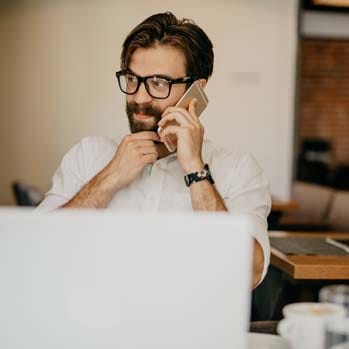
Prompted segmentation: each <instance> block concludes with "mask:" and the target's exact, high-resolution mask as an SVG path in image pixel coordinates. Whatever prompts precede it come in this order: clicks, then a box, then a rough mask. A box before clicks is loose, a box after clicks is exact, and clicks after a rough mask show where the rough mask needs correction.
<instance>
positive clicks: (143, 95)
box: [135, 83, 153, 104]
mask: <svg viewBox="0 0 349 349" xmlns="http://www.w3.org/2000/svg"><path fill="white" fill-rule="evenodd" d="M152 99H153V98H152V96H151V95H150V94H149V93H148V91H147V90H146V88H145V84H144V83H141V85H140V86H139V89H138V91H137V93H136V94H135V102H136V103H137V104H145V103H149V102H151V101H152Z"/></svg>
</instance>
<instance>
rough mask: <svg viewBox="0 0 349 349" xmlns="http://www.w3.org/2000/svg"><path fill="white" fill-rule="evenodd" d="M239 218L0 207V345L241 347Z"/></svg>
mask: <svg viewBox="0 0 349 349" xmlns="http://www.w3.org/2000/svg"><path fill="white" fill-rule="evenodd" d="M250 240H251V238H250V236H249V222H248V219H246V217H245V216H240V215H239V216H238V215H237V216H233V215H219V214H214V215H203V214H198V215H193V214H191V215H131V214H130V215H128V214H120V213H115V212H112V211H99V212H96V211H85V212H83V211H60V212H56V213H51V214H46V215H43V214H38V213H35V212H34V213H33V212H32V211H18V210H14V211H9V210H5V211H4V210H0V282H1V286H0V348H3V349H24V348H25V349H54V348H57V349H58V348H59V349H63V348H64V349H70V348H71V349H73V348H74V349H90V348H91V349H92V348H93V349H97V348H98V349H100V348H103V349H111V348H113V349H115V348H117V349H140V348H146V349H164V348H166V349H179V348H180V349H206V348H207V349H212V348H217V349H218V348H219V349H228V348H229V349H232V348H245V347H246V343H247V338H246V330H247V324H248V320H249V301H250V292H251V291H250V285H251V280H250V277H251V270H250V269H251V263H250V262H251V241H250Z"/></svg>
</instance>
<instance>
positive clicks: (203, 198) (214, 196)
mask: <svg viewBox="0 0 349 349" xmlns="http://www.w3.org/2000/svg"><path fill="white" fill-rule="evenodd" d="M190 196H191V202H192V207H193V210H194V211H228V209H227V208H226V206H225V204H224V201H223V199H222V198H221V196H220V194H219V193H218V191H217V189H216V187H215V186H214V185H213V184H211V183H210V182H208V181H207V180H203V181H200V182H197V183H193V184H192V185H191V186H190Z"/></svg>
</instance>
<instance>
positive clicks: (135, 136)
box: [124, 131, 160, 142]
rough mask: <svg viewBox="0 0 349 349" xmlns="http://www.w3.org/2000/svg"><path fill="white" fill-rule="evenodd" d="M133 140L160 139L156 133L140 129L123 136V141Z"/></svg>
mask: <svg viewBox="0 0 349 349" xmlns="http://www.w3.org/2000/svg"><path fill="white" fill-rule="evenodd" d="M135 140H150V141H156V142H158V141H159V140H160V138H159V136H158V134H157V133H156V132H152V131H142V132H137V133H132V134H130V135H127V136H126V137H125V138H124V141H125V142H132V141H135Z"/></svg>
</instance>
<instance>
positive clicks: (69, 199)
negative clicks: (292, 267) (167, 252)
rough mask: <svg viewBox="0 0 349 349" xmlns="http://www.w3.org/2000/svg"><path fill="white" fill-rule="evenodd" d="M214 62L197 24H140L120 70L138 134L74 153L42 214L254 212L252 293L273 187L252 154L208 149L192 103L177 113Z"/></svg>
mask: <svg viewBox="0 0 349 349" xmlns="http://www.w3.org/2000/svg"><path fill="white" fill-rule="evenodd" d="M213 57H214V56H213V48H212V43H211V41H210V40H209V38H208V37H207V35H206V34H205V33H204V31H203V30H202V29H201V28H199V27H198V26H197V25H196V24H194V23H193V22H192V21H189V20H178V19H177V18H176V17H175V16H174V15H173V14H172V13H162V14H157V15H153V16H151V17H149V18H148V19H146V20H145V21H143V22H142V23H140V24H139V25H138V26H137V27H136V28H135V29H134V30H133V31H132V32H131V33H130V34H129V35H128V37H127V38H126V40H125V42H124V44H123V50H122V54H121V69H122V70H121V71H119V72H117V73H116V76H117V78H118V82H119V87H120V89H121V90H122V91H123V92H124V93H125V94H126V112H127V116H128V120H129V124H130V129H131V134H130V135H126V136H125V137H124V138H123V139H122V140H120V141H114V140H109V139H105V138H97V137H88V138H85V139H83V140H82V141H81V142H80V143H79V144H77V145H76V146H74V147H73V148H72V149H71V150H70V151H69V152H68V153H67V154H66V155H65V156H64V158H63V160H62V163H61V165H60V167H59V168H58V169H57V171H56V173H55V175H54V177H53V180H52V188H51V190H50V191H49V192H48V193H47V194H46V197H45V199H44V201H43V202H42V203H41V205H40V206H39V209H42V210H48V209H54V208H58V207H63V208H66V207H67V208H106V207H108V208H114V209H119V210H132V211H134V212H140V211H149V210H151V211H175V210H186V211H192V210H194V211H231V212H244V213H249V214H250V216H251V217H252V220H253V222H254V226H255V228H254V229H253V230H254V231H253V232H251V234H252V235H253V236H254V238H255V239H254V257H253V285H254V287H255V286H256V285H257V284H258V283H259V282H260V281H261V280H262V279H263V277H264V275H265V272H266V269H267V266H268V264H269V241H268V236H267V225H266V217H267V215H268V213H269V210H270V195H269V191H268V185H267V181H266V180H265V178H264V177H263V174H262V171H261V169H260V167H259V166H258V164H257V163H256V161H255V160H254V159H253V158H252V157H251V156H249V155H244V156H242V155H239V154H236V153H232V152H229V151H227V150H223V149H217V148H215V147H214V146H213V144H212V143H211V142H208V141H205V142H204V140H203V137H204V128H203V126H202V124H201V122H200V120H199V118H198V117H197V115H196V111H195V104H196V100H195V99H194V100H192V101H191V102H190V104H189V108H188V110H186V109H183V108H179V107H174V105H175V104H176V102H177V101H178V100H179V99H180V97H181V96H182V95H183V94H184V92H185V91H186V89H187V88H188V87H189V85H190V84H191V83H192V82H193V81H194V80H198V81H199V83H200V84H201V86H202V87H205V85H206V82H207V80H208V78H209V77H210V76H211V74H212V71H213ZM174 121H175V122H176V123H175V124H174ZM169 122H171V123H170V124H169ZM159 126H161V127H162V128H163V132H161V137H160V136H159V135H158V134H157V132H156V131H157V129H158V127H159ZM169 135H172V136H173V135H174V136H175V137H176V138H177V152H176V153H170V152H169V151H168V150H167V148H166V147H165V145H164V143H163V141H164V139H165V137H167V136H169ZM186 176H187V185H186V182H185V181H184V177H186ZM188 179H190V180H189V181H188ZM214 183H215V184H214ZM233 233H234V232H232V234H233ZM237 243H238V241H237Z"/></svg>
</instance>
